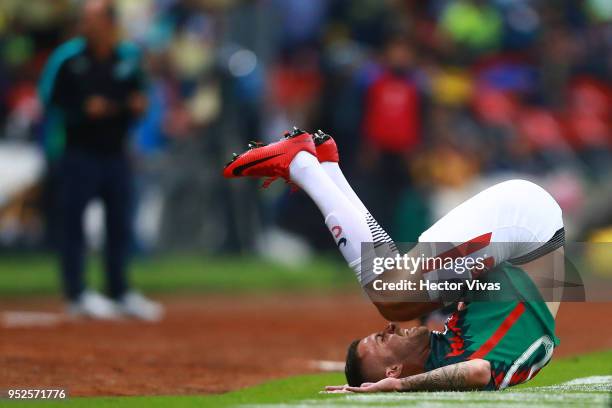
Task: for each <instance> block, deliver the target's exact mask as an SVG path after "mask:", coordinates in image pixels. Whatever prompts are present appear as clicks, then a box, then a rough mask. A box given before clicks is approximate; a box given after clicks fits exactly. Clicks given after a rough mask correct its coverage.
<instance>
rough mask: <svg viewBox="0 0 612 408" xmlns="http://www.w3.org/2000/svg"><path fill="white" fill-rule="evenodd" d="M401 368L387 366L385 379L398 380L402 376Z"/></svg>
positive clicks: (397, 365) (396, 365) (395, 365)
mask: <svg viewBox="0 0 612 408" xmlns="http://www.w3.org/2000/svg"><path fill="white" fill-rule="evenodd" d="M403 368H404V366H403V365H402V364H394V365H392V366H389V367H387V368H385V376H386V377H387V378H388V377H393V378H400V376H401V375H402V369H403Z"/></svg>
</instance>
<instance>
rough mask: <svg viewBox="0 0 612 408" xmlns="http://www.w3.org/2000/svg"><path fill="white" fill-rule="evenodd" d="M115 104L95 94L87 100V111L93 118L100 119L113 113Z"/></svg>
mask: <svg viewBox="0 0 612 408" xmlns="http://www.w3.org/2000/svg"><path fill="white" fill-rule="evenodd" d="M113 110H114V108H113V104H112V102H110V101H109V100H108V99H106V98H105V97H103V96H100V95H93V96H90V97H89V98H87V100H86V101H85V112H86V113H87V115H88V116H89V117H90V118H92V119H100V118H103V117H106V116H109V115H111V114H112V113H113Z"/></svg>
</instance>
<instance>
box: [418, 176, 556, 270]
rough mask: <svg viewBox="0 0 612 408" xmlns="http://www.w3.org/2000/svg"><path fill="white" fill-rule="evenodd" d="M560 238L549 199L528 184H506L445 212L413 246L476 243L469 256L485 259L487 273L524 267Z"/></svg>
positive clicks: (552, 246) (538, 187)
mask: <svg viewBox="0 0 612 408" xmlns="http://www.w3.org/2000/svg"><path fill="white" fill-rule="evenodd" d="M564 239H565V235H564V230H563V219H562V214H561V208H560V207H559V205H558V204H557V202H556V201H555V199H554V198H553V197H552V196H551V195H550V194H548V192H546V191H545V190H544V189H543V188H542V187H540V186H538V185H536V184H534V183H531V182H529V181H525V180H510V181H505V182H503V183H499V184H496V185H494V186H492V187H490V188H488V189H486V190H484V191H482V192H480V193H478V194H477V195H475V196H474V197H472V198H470V199H468V200H467V201H465V202H463V203H462V204H460V205H459V206H457V207H456V208H454V209H453V210H451V211H450V212H449V213H448V214H446V215H445V216H444V217H442V218H441V219H440V220H439V221H437V222H436V223H435V224H434V225H432V226H431V228H429V229H428V230H427V231H425V232H423V233H422V234H421V236H420V237H419V242H423V243H425V242H432V243H433V242H435V243H448V244H449V245H448V246H449V247H453V246H458V245H461V244H464V243H468V242H478V243H481V245H479V246H478V247H479V249H478V250H477V252H474V253H472V254H470V255H472V256H481V255H482V256H484V257H485V258H488V259H489V262H488V263H487V266H488V267H489V268H490V267H493V266H495V265H498V264H500V263H502V262H505V261H509V262H511V263H513V264H516V265H520V264H523V263H527V262H530V261H531V260H533V259H536V258H538V257H539V256H542V255H544V254H546V253H548V252H550V251H552V250H554V249H556V248H559V247H560V246H562V245H563V242H564ZM496 243H504V244H496ZM436 245H437V244H436ZM437 253H438V254H440V252H439V250H438V251H437Z"/></svg>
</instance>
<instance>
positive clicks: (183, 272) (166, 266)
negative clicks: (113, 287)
mask: <svg viewBox="0 0 612 408" xmlns="http://www.w3.org/2000/svg"><path fill="white" fill-rule="evenodd" d="M87 269H88V273H87V275H88V281H89V282H90V284H91V286H93V287H97V288H101V287H102V285H103V277H104V276H103V275H104V274H103V273H102V271H101V263H100V260H99V259H96V258H95V257H92V259H91V260H90V262H89V264H88V268H87ZM131 278H132V281H133V283H134V286H136V287H137V288H138V289H139V290H142V291H144V292H147V293H180V292H183V293H185V292H196V293H199V292H215V293H222V292H241V291H244V292H257V291H275V290H280V289H282V290H296V291H308V290H317V291H321V290H334V289H339V288H346V287H349V286H354V287H355V288H357V284H356V283H355V279H354V277H353V275H352V273H351V271H350V270H349V269H348V268H347V267H346V265H345V264H343V263H341V262H338V260H337V259H328V258H324V257H318V258H316V259H314V260H313V261H312V262H309V263H307V264H305V265H301V266H299V267H295V268H289V267H286V266H283V265H279V264H275V263H270V262H266V261H262V260H261V259H259V258H254V257H204V256H197V255H189V254H187V255H185V254H182V255H165V256H159V257H152V258H141V259H136V260H135V261H134V263H133V265H132V274H131ZM59 293H60V283H59V272H58V265H57V260H56V258H54V257H52V256H50V255H33V256H25V255H2V256H0V296H20V297H21V296H28V295H55V294H59Z"/></svg>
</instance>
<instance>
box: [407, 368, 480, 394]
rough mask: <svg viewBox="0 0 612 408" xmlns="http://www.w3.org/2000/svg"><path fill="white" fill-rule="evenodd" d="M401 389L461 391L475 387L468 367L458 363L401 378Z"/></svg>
mask: <svg viewBox="0 0 612 408" xmlns="http://www.w3.org/2000/svg"><path fill="white" fill-rule="evenodd" d="M401 385H402V391H463V390H473V389H476V388H477V387H476V386H475V385H474V384H472V383H471V382H470V381H469V367H468V366H466V365H465V363H458V364H453V365H449V366H446V367H440V368H437V369H435V370H431V371H428V372H426V373H423V374H418V375H413V376H410V377H406V378H402V379H401Z"/></svg>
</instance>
